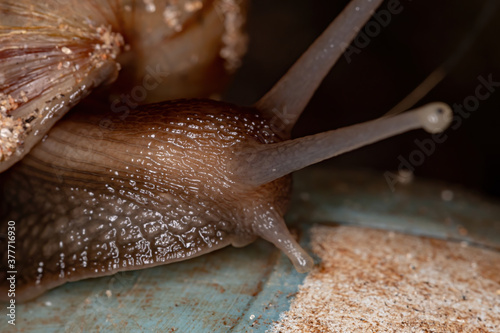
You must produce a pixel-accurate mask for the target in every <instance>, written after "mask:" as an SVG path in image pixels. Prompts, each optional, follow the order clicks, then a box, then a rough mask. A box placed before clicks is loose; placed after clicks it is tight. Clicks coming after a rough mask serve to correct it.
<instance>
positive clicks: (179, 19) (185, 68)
mask: <svg viewBox="0 0 500 333" xmlns="http://www.w3.org/2000/svg"><path fill="white" fill-rule="evenodd" d="M244 8H245V0H203V1H202V0H178V1H167V0H156V1H142V0H130V1H129V0H126V1H125V0H123V1H122V0H116V1H115V0H103V1H100V0H88V1H75V0H70V1H66V0H64V1H63V0H50V1H35V0H3V1H1V2H0V129H3V130H4V131H6V133H2V136H0V172H3V171H4V170H6V169H8V168H9V167H11V166H12V165H13V164H14V163H15V162H17V161H18V160H20V159H22V158H23V157H24V155H25V154H27V153H28V152H29V151H30V150H31V148H32V147H33V146H34V145H35V144H36V143H37V142H39V141H40V140H41V139H42V138H43V136H44V135H45V134H46V133H47V132H48V131H49V130H50V128H51V127H52V126H53V125H54V124H55V123H56V122H57V121H58V120H59V119H60V118H62V116H63V115H64V114H65V113H66V112H67V111H68V110H69V109H71V108H72V107H73V106H74V105H75V104H77V103H78V102H80V101H81V100H82V99H83V98H85V97H86V96H87V95H88V94H89V93H90V92H91V91H92V90H93V89H94V88H96V87H97V86H99V85H102V84H104V83H112V82H114V81H115V80H116V78H117V77H118V73H120V79H119V80H116V81H117V82H114V84H113V85H112V86H111V87H108V89H106V91H105V92H104V93H103V94H102V95H104V96H106V98H109V101H110V106H108V109H109V108H112V109H113V110H115V111H116V112H117V113H124V112H125V111H124V110H128V109H130V108H135V107H136V106H137V105H138V104H145V103H151V102H158V101H162V100H168V99H175V98H192V97H209V96H211V95H213V94H217V93H220V92H221V90H222V89H223V87H224V86H225V84H226V83H227V81H228V76H229V75H228V74H230V73H231V72H232V71H234V70H235V69H236V68H237V67H238V65H239V62H240V59H241V57H242V55H243V54H244V52H245V48H246V36H245V34H244V33H243V24H244V22H245V9H244Z"/></svg>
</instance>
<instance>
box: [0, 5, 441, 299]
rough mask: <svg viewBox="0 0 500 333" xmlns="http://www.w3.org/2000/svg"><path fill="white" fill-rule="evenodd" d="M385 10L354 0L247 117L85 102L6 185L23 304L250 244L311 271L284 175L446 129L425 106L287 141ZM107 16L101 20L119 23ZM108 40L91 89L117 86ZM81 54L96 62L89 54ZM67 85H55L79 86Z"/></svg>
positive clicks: (206, 107) (187, 102)
mask: <svg viewBox="0 0 500 333" xmlns="http://www.w3.org/2000/svg"><path fill="white" fill-rule="evenodd" d="M381 2H382V1H381V0H377V1H375V0H354V1H352V2H351V3H350V4H349V5H348V7H347V8H346V9H345V10H344V12H343V13H342V14H341V15H340V16H339V18H338V19H337V20H335V21H334V22H333V23H332V24H331V25H330V26H329V27H328V28H327V30H326V31H325V32H324V33H323V34H322V35H321V36H320V37H319V38H318V40H317V41H316V42H315V43H314V44H313V45H312V46H311V48H310V49H309V50H308V51H306V53H305V54H304V55H303V56H302V57H301V59H299V60H298V62H297V63H296V64H295V65H294V66H293V67H292V68H291V69H290V71H289V72H288V73H287V74H286V75H285V76H284V77H283V78H282V79H281V80H280V81H279V82H278V83H277V84H276V85H275V86H274V87H273V88H272V89H271V90H270V91H269V92H268V93H267V94H266V95H265V96H264V97H263V98H262V99H260V100H259V101H258V102H257V103H256V104H255V105H254V106H253V107H240V106H236V105H233V104H230V103H225V102H217V101H213V100H207V99H184V100H173V101H167V102H160V103H154V104H148V105H142V106H138V105H136V106H132V105H129V106H130V107H131V110H130V112H128V113H126V114H125V116H124V117H123V118H122V117H117V116H116V112H115V111H116V110H114V108H113V104H112V105H111V108H109V109H108V108H107V107H104V108H103V107H101V106H102V105H103V102H102V100H99V99H97V100H93V101H90V102H89V101H84V102H83V103H82V104H80V105H79V106H78V107H77V110H75V111H76V112H72V114H71V115H69V116H68V117H65V118H64V119H63V120H61V121H60V122H58V123H57V125H55V126H54V127H53V128H52V129H51V131H50V133H49V135H48V136H47V137H46V138H45V139H44V140H43V142H41V143H40V144H38V145H37V146H36V147H35V148H34V149H33V150H32V151H31V152H30V154H29V155H27V156H26V157H25V158H24V159H23V160H22V162H21V163H19V164H18V165H16V166H15V167H14V168H13V169H12V170H9V172H8V173H6V174H4V177H3V180H2V190H3V193H4V198H5V199H6V200H4V201H3V202H2V205H3V206H4V207H2V209H3V212H5V213H4V214H5V217H3V219H2V225H1V228H2V229H0V232H5V231H6V228H7V222H6V221H8V220H9V219H10V220H15V221H18V225H19V230H18V234H17V237H18V241H17V246H18V248H17V250H16V256H17V258H16V260H17V262H18V264H17V265H18V268H17V269H18V271H19V272H21V273H20V275H19V276H18V278H17V283H18V286H17V289H16V292H17V293H18V299H20V300H21V299H29V298H33V297H36V296H37V295H39V294H40V293H42V292H44V291H45V290H47V289H50V288H53V287H55V286H57V285H60V284H62V283H65V282H67V281H74V280H78V279H82V278H86V277H93V276H102V275H109V274H113V273H115V272H117V271H122V270H129V269H137V268H141V267H149V266H155V265H159V264H164V263H169V262H175V261H179V260H184V259H187V258H190V257H193V256H197V255H201V254H203V253H207V252H209V251H213V250H215V249H218V248H221V247H223V246H226V245H229V244H232V245H234V246H244V245H247V244H249V243H250V242H252V241H253V240H255V239H256V238H257V237H262V238H264V239H266V240H268V241H270V242H272V243H273V244H275V245H276V246H277V247H278V248H279V249H281V250H282V251H283V252H284V253H285V254H286V255H287V256H288V257H289V258H290V260H291V261H292V263H293V264H294V266H295V267H296V269H297V270H298V271H300V272H305V271H308V270H309V269H311V267H312V266H313V260H312V258H311V257H310V256H309V255H308V254H307V253H306V252H305V251H304V250H303V249H302V248H301V247H300V246H299V245H298V243H297V242H296V241H295V240H294V238H293V237H292V236H291V234H290V233H289V231H288V229H287V227H286V225H285V222H284V220H283V215H284V213H285V211H286V207H287V203H288V197H289V192H290V176H289V174H290V173H291V172H293V171H295V170H298V169H301V168H303V167H305V166H307V165H310V164H312V163H316V162H318V161H321V160H324V159H326V158H330V157H332V156H336V155H338V154H340V153H343V152H346V151H349V150H351V149H355V148H357V147H360V146H363V145H366V144H369V143H371V142H374V141H377V140H380V139H383V138H387V137H389V136H392V135H395V134H399V133H402V132H404V131H408V130H412V129H417V128H421V127H423V128H425V129H426V130H428V131H430V132H435V131H440V130H442V129H444V128H445V127H446V126H447V125H448V124H449V122H450V121H451V110H450V109H449V107H448V106H447V105H444V104H442V103H434V104H430V105H427V106H424V107H422V108H420V109H417V110H415V111H412V112H408V113H405V114H402V115H400V116H397V117H391V118H385V119H378V120H374V121H370V122H367V123H364V124H358V125H354V126H351V127H347V128H343V129H339V130H336V131H330V132H325V133H320V134H317V135H313V136H309V137H305V138H299V139H294V140H290V131H291V129H292V127H293V125H294V124H295V122H296V121H297V119H298V117H299V116H300V113H301V112H302V110H303V109H304V107H305V106H306V105H307V103H308V101H309V99H310V98H311V96H312V95H313V93H314V91H315V89H316V88H317V87H318V85H319V84H320V82H321V80H322V78H323V77H324V76H325V75H326V73H327V72H328V71H329V69H330V68H331V66H332V65H333V64H334V63H335V61H336V60H337V59H338V58H339V57H340V55H341V54H342V52H343V50H344V48H345V46H343V45H347V44H348V43H349V42H350V41H351V40H352V39H353V38H354V37H355V35H356V33H357V31H358V30H359V29H358V27H359V26H361V25H363V24H364V22H366V20H368V19H369V17H370V15H371V13H372V12H373V11H374V10H375V9H376V7H377V6H378V5H380V3H381ZM151 3H153V2H149V1H148V2H146V4H151ZM221 3H225V4H227V3H228V2H225V1H222V2H221ZM84 6H85V5H84ZM106 8H107V7H106ZM113 8H114V7H112V6H111V7H110V10H109V12H112V13H116V11H114V10H112V9H113ZM102 11H103V13H107V12H108V11H107V10H105V9H102ZM113 17H114V16H113ZM118 17H119V16H118ZM117 21H120V20H117ZM80 22H81V21H80ZM111 31H113V30H111ZM124 31H126V29H125V30H124ZM129 34H130V33H129ZM111 35H112V34H111V33H110V36H111ZM113 36H114V37H112V40H113V43H112V45H113V47H110V51H109V54H108V53H106V56H104V57H98V58H100V60H98V61H99V63H98V65H90V67H89V71H88V75H87V76H85V77H82V78H81V80H83V81H85V80H88V78H89V77H91V78H92V81H90V82H91V83H92V84H91V86H94V85H96V84H97V82H104V81H107V80H109V77H111V78H113V77H114V75H115V74H116V70H117V63H116V62H115V61H114V59H115V58H118V54H116V55H115V54H114V53H113V52H114V51H112V50H115V49H118V48H122V44H123V43H126V38H124V39H123V41H125V42H122V38H121V37H120V36H121V33H120V34H116V35H113ZM123 36H126V34H125V33H124V34H123ZM222 39H224V38H222ZM62 48H63V47H62V46H61V50H62ZM73 52H74V51H73V50H72V51H71V53H68V54H73ZM131 52H132V51H131ZM62 53H63V54H64V53H66V51H63V52H62ZM87 55H89V56H90V58H91V59H92V58H93V54H92V53H91V52H89V50H87ZM111 59H113V60H111ZM91 63H92V62H91ZM12 64H13V63H12ZM12 64H11V65H12ZM92 66H94V67H92ZM13 67H15V66H13ZM20 72H21V71H20ZM93 73H98V74H93ZM103 73H107V74H108V75H103ZM67 76H68V77H72V76H71V75H69V73H68V75H67ZM139 76H140V75H139ZM103 77H104V78H103ZM68 80H69V81H66V80H62V81H61V82H65V84H68V83H69V82H73V83H75V82H76V81H72V79H68ZM99 80H100V81H99ZM83 81H82V82H83ZM59 82H60V81H57V80H56V81H55V82H54V83H53V84H51V85H49V89H54V88H53V87H54V86H56V87H58V84H59ZM83 86H84V87H85V88H83V90H85V89H88V87H90V85H89V81H85V84H83V85H82V86H78V84H76V87H74V86H71V87H72V89H76V88H78V87H80V88H78V89H80V90H79V91H81V90H82V87H83ZM85 91H86V90H85ZM84 94H85V93H82V95H84ZM63 98H66V97H63ZM153 99H154V97H153ZM71 100H72V99H71V98H70V99H69V100H68V101H69V102H71ZM125 103H127V100H125ZM56 104H57V103H56ZM60 104H61V103H60ZM62 104H63V105H64V107H67V105H68V102H67V101H66V100H65V102H64V103H62ZM70 104H71V103H70ZM104 105H106V104H105V103H104ZM115 106H116V105H115ZM19 109H21V107H19ZM103 109H108V111H107V112H102V110H103ZM14 111H17V108H16V109H15V110H9V114H11V113H12V112H14ZM11 117H12V116H11ZM54 118H55V117H54ZM43 119H45V118H43ZM50 119H53V118H50ZM32 122H36V120H32ZM28 123H31V122H28ZM4 221H5V222H4ZM3 248H6V247H5V246H4V247H3ZM6 256H7V254H6V253H3V254H2V260H4V262H5V260H6ZM1 274H4V275H5V274H6V271H5V270H2V271H0V278H1V281H2V282H0V283H3V284H2V285H0V287H1V288H3V289H5V288H7V286H6V285H5V281H6V279H5V278H4V277H2V275H1ZM3 295H5V293H3ZM2 297H3V296H2Z"/></svg>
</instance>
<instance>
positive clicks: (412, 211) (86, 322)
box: [0, 165, 500, 332]
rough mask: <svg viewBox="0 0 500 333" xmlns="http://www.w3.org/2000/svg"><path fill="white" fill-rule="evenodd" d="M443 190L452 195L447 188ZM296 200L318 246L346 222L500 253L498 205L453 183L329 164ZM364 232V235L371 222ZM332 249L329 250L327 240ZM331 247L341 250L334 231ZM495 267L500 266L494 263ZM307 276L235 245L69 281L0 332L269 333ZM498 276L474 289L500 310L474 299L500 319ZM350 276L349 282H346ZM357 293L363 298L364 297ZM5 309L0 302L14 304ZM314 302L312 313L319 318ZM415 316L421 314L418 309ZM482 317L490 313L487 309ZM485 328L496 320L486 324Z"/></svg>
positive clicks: (270, 252) (299, 177)
mask: <svg viewBox="0 0 500 333" xmlns="http://www.w3.org/2000/svg"><path fill="white" fill-rule="evenodd" d="M443 191H449V192H445V193H447V195H443ZM450 192H452V198H451V200H449V199H450V196H449V194H450ZM443 197H444V198H445V199H446V200H444V199H443ZM291 207H292V208H291V210H290V212H289V214H288V221H289V222H290V224H291V228H292V230H294V231H295V232H296V233H297V234H298V235H299V236H300V238H301V242H302V244H303V245H305V247H306V249H307V250H308V251H309V252H312V251H311V248H310V237H311V228H312V227H313V225H315V224H316V225H318V224H319V225H321V226H324V227H325V228H328V229H331V230H332V232H335V230H339V229H338V226H339V224H342V225H351V226H352V225H354V226H364V227H373V228H377V229H389V230H394V231H398V232H403V233H409V234H414V235H425V236H432V237H437V238H441V239H452V240H451V241H443V244H447V243H450V244H454V245H450V246H463V247H464V248H463V249H462V251H465V252H467V251H469V250H468V249H470V251H471V252H473V251H478V249H475V248H474V246H475V245H474V244H476V245H478V246H479V247H480V248H482V250H485V251H489V252H491V253H493V254H494V255H496V258H498V256H499V250H498V249H499V247H500V232H499V228H500V222H499V217H500V206H499V205H498V203H497V202H495V201H491V200H488V199H485V198H482V197H480V196H477V195H474V194H470V193H468V192H467V191H465V190H460V189H456V188H453V187H450V186H447V185H444V184H436V183H430V182H419V181H417V182H414V183H412V184H409V185H406V186H399V187H398V188H397V190H396V191H395V192H392V191H391V190H390V189H389V187H388V186H387V184H386V183H385V179H384V177H383V175H382V174H381V173H372V172H355V171H341V170H334V169H331V168H328V167H325V166H324V165H323V166H317V167H312V168H308V169H307V170H305V171H302V172H298V173H297V174H296V176H295V191H294V197H293V201H292V206H291ZM314 228H318V227H314ZM313 230H317V229H313ZM357 230H360V232H361V235H362V234H363V230H365V231H366V230H367V229H364V228H357ZM368 230H369V229H368ZM379 233H381V235H382V236H383V237H386V238H387V237H389V236H388V235H394V232H392V233H391V232H390V231H382V232H379ZM325 234H326V232H325ZM383 237H382V238H383ZM360 239H361V238H360ZM417 239H420V238H418V237H417ZM422 239H424V238H422ZM419 244H420V243H419ZM457 244H458V245H457ZM313 245H314V244H313ZM361 245H363V244H360V248H362V246H361ZM314 246H317V244H316V245H314ZM323 246H326V247H327V249H326V250H325V251H327V250H328V243H326V245H323ZM349 246H350V251H354V252H355V251H357V249H356V244H355V242H354V243H352V244H351V245H349ZM379 246H380V250H384V248H386V250H387V251H389V250H390V244H389V243H386V242H380V244H379ZM443 246H444V245H443ZM365 247H366V246H365ZM331 249H332V250H335V249H338V244H336V243H335V238H334V242H332V243H331ZM314 254H315V255H316V261H317V269H318V268H321V267H322V266H321V262H322V260H325V259H324V258H323V259H321V258H322V257H321V253H320V252H318V251H315V252H314ZM318 256H319V257H318ZM430 260H431V261H432V260H433V259H430ZM449 260H451V261H453V260H454V259H453V258H451V259H449ZM462 261H463V260H462ZM325 262H327V261H325ZM436 262H437V261H436ZM457 264H458V262H457ZM318 265H319V266H318ZM492 265H496V264H495V262H492ZM370 267H371V266H370V265H368V266H366V267H365V268H364V269H365V270H367V271H366V276H372V275H377V274H382V273H383V272H382V273H381V272H380V270H379V269H380V267H379V266H377V265H373V267H372V268H373V271H372V272H370V271H369V270H370ZM429 267H431V268H432V267H435V266H432V265H430V266H429ZM336 269H338V274H344V275H345V274H348V271H342V270H343V269H345V267H344V268H343V267H342V265H340V264H338V265H337V266H335V261H334V266H333V271H334V272H335V270H336ZM313 273H314V274H316V273H317V270H316V271H313ZM306 276H307V275H306V274H298V273H296V272H295V271H294V269H293V267H292V265H291V264H290V263H289V262H288V259H286V258H285V257H284V256H283V255H281V254H280V253H279V252H278V251H277V250H276V249H275V248H274V247H273V246H272V245H270V244H268V243H266V242H264V241H258V242H256V243H254V244H252V245H250V246H248V247H245V248H239V249H236V248H232V247H229V248H226V249H223V250H221V251H217V252H214V253H211V254H209V255H205V256H202V257H200V258H196V259H193V260H189V261H186V262H181V263H177V264H171V265H166V266H162V267H156V268H153V269H147V270H142V271H132V272H124V273H119V274H117V275H115V276H111V277H104V278H98V279H91V280H85V281H80V282H75V283H68V284H66V285H64V286H62V287H59V288H56V289H54V290H52V291H50V292H48V293H46V294H44V295H43V296H41V297H39V298H38V299H36V300H34V301H32V302H29V303H26V304H20V305H18V306H17V308H16V315H17V317H16V319H17V320H16V323H17V325H16V327H15V329H13V327H11V326H10V325H8V324H7V320H6V319H5V316H2V317H4V318H3V319H2V320H1V321H0V331H2V332H10V331H12V332H14V331H21V332H37V331H39V332H65V331H67V332H86V331H121V332H133V331H162V332H165V331H167V332H168V331H175V332H265V331H266V330H269V329H272V328H273V325H278V324H276V323H278V322H279V323H281V324H283V323H284V324H283V325H286V322H283V320H285V319H286V316H285V314H286V311H289V310H290V309H291V308H290V304H291V302H296V301H295V300H296V299H300V298H301V294H300V293H299V294H297V292H298V291H299V287H300V286H301V285H302V284H303V283H304V278H306ZM383 276H385V275H384V274H383ZM498 276H499V275H498V274H496V275H495V274H491V276H490V279H491V283H492V284H491V285H489V286H488V288H489V289H487V290H486V289H485V290H484V293H482V294H481V290H478V292H479V293H476V294H474V295H486V294H487V295H490V296H491V297H493V301H494V302H496V307H491V306H490V303H491V302H490V301H487V300H484V302H482V301H481V299H476V300H475V301H476V303H477V304H484V306H485V307H487V308H484V309H482V311H483V312H484V313H489V314H490V315H496V318H500V313H499V311H500V310H499V307H498V304H499V303H500V295H495V294H494V293H495V291H494V290H495V289H494V288H495V285H494V283H496V284H497V286H500V281H499V280H498ZM308 279H309V277H308ZM450 279H451V277H450ZM495 279H496V280H495ZM352 281H353V283H356V284H357V283H361V282H360V281H355V280H352ZM306 282H307V280H306ZM450 282H451V280H450ZM348 283H349V281H346V286H347V287H348ZM443 283H444V282H443ZM305 286H306V284H305V285H303V287H300V288H306V287H305ZM353 286H355V285H354V284H353ZM485 288H486V286H485ZM492 288H493V289H492ZM490 289H491V290H490ZM498 289H500V287H498ZM492 290H493V291H492ZM316 292H317V295H318V297H319V296H328V295H330V296H331V297H334V296H336V295H341V293H340V291H339V290H337V291H335V290H333V289H331V290H330V289H326V290H325V289H318V290H316ZM492 292H493V294H492ZM297 295H299V296H298V297H296V296H297ZM358 295H359V297H360V299H362V296H363V294H362V293H358ZM477 297H479V296H476V298H477ZM495 297H496V298H495ZM395 300H396V298H395ZM360 302H362V300H361V301H360ZM292 304H296V303H292ZM5 306H6V304H2V306H1V307H2V308H4V309H5ZM293 306H294V305H292V309H293ZM329 306H332V307H336V306H341V305H340V304H337V303H336V304H335V305H332V304H330V305H329ZM314 309H315V308H314V307H310V308H307V307H306V308H305V309H303V310H304V311H306V312H307V311H309V315H312V316H315V312H314V311H315V310H314ZM362 309H363V308H361V307H360V310H362ZM479 310H481V309H479ZM479 310H478V311H479ZM495 311H496V312H495ZM416 315H417V317H415V318H417V319H418V318H419V317H418V313H417V314H416ZM280 316H281V321H280ZM318 316H319V314H318ZM318 318H319V317H318ZM415 318H413V319H415ZM422 318H423V319H422V320H425V318H426V317H422ZM481 318H482V319H484V320H487V318H488V316H482V317H481ZM482 325H483V326H484V325H486V326H485V327H488V326H487V323H484V322H483V323H482ZM283 327H285V326H283ZM430 328H432V326H431V327H430ZM284 331H286V330H284ZM479 332H483V331H479ZM484 332H489V331H488V330H486V331H484ZM491 332H494V331H491Z"/></svg>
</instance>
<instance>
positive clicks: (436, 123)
mask: <svg viewBox="0 0 500 333" xmlns="http://www.w3.org/2000/svg"><path fill="white" fill-rule="evenodd" d="M417 111H418V112H419V113H420V117H419V119H420V122H421V124H422V127H423V129H425V130H426V131H427V132H429V133H439V132H442V131H444V130H445V129H446V128H448V126H449V125H450V123H451V121H452V120H453V111H452V110H451V108H450V106H448V104H446V103H442V102H434V103H430V104H427V105H424V106H423V107H421V108H420V109H419V110H417Z"/></svg>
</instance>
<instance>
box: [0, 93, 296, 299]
mask: <svg viewBox="0 0 500 333" xmlns="http://www.w3.org/2000/svg"><path fill="white" fill-rule="evenodd" d="M83 107H85V106H83ZM106 117H108V115H106V114H104V115H103V114H99V113H96V112H94V113H92V112H90V114H89V112H87V113H85V114H83V113H82V112H75V113H73V114H72V115H70V117H68V118H65V119H64V120H62V121H61V122H60V123H58V124H57V125H56V126H55V127H54V128H53V129H52V131H51V132H50V135H49V136H48V137H47V138H46V139H45V140H44V141H43V142H41V143H40V144H39V145H37V146H36V147H35V148H34V149H33V150H32V152H31V153H30V154H29V155H28V156H27V157H26V158H25V159H24V160H23V161H22V162H21V163H20V164H19V165H17V166H15V167H14V168H13V169H12V170H11V171H9V172H7V173H6V174H4V177H3V180H4V184H2V185H3V186H2V188H3V189H4V193H3V195H2V197H3V198H5V199H6V200H5V201H4V205H5V204H7V205H8V206H9V208H8V211H9V215H8V216H9V219H13V220H15V221H20V222H21V223H19V224H18V227H17V228H18V230H17V235H16V236H17V239H18V240H17V243H16V245H17V248H16V260H17V270H18V272H19V273H20V274H19V275H18V280H17V283H18V286H17V292H16V294H17V297H18V299H20V300H22V299H26V298H32V297H35V296H37V295H38V294H40V293H42V292H43V291H45V290H46V289H49V288H52V287H54V286H56V285H59V284H62V283H64V282H66V281H71V280H78V279H82V278H86V277H92V276H102V275H108V274H113V273H115V272H117V271H121V270H128V269H137V268H139V267H145V266H155V265H158V264H163V263H168V262H174V261H178V260H183V259H186V258H188V257H193V256H198V255H201V254H203V253H207V252H210V251H213V250H215V249H218V248H221V247H223V246H226V245H229V244H233V245H236V246H243V245H246V244H248V243H250V242H252V241H253V240H254V239H255V238H256V237H257V236H260V237H264V238H266V239H273V242H275V241H281V240H279V238H280V237H281V236H280V235H281V234H282V233H285V234H286V235H288V237H289V234H288V231H287V230H286V227H285V225H284V224H283V223H282V219H281V218H280V216H282V215H283V214H284V212H285V208H286V204H287V202H288V195H289V191H290V178H289V177H284V178H280V179H278V180H276V181H273V182H271V183H269V184H266V185H262V186H258V187H253V186H248V185H244V184H242V182H241V181H240V180H239V179H237V178H232V177H231V170H228V169H227V165H230V164H231V163H230V161H231V159H232V158H233V156H234V154H235V151H237V150H238V149H239V147H240V146H241V144H242V142H247V143H248V142H256V143H272V142H277V141H279V140H281V139H280V138H278V137H277V136H276V135H275V134H274V133H272V131H270V129H269V127H268V126H267V125H266V123H267V122H266V121H265V119H263V118H262V117H261V116H260V115H259V114H258V113H257V112H256V111H254V110H253V109H249V108H239V107H235V106H233V105H231V104H226V103H221V102H214V101H210V100H189V101H187V100H185V101H184V100H181V101H174V102H165V103H161V104H153V105H149V106H148V107H147V110H146V108H140V109H138V110H136V111H135V112H134V113H133V114H130V116H129V117H128V118H127V119H126V121H121V120H120V119H117V118H116V117H114V118H110V119H111V121H110V122H109V123H108V124H109V127H108V128H102V127H99V126H98V124H99V123H100V122H101V121H102V119H103V118H106ZM256 163H258V161H256ZM248 167H251V165H248ZM274 215H276V216H278V218H277V219H275V218H274ZM280 223H281V224H280ZM3 229H5V230H3ZM4 231H6V224H3V225H2V230H1V232H4ZM283 241H285V239H283ZM1 260H2V262H7V261H6V260H7V258H6V254H4V255H3V257H2V258H1ZM4 274H5V272H2V273H1V274H0V281H1V282H0V283H1V284H2V290H3V291H5V288H6V283H5V281H6V279H5V276H4ZM2 295H6V293H4V292H2Z"/></svg>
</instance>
